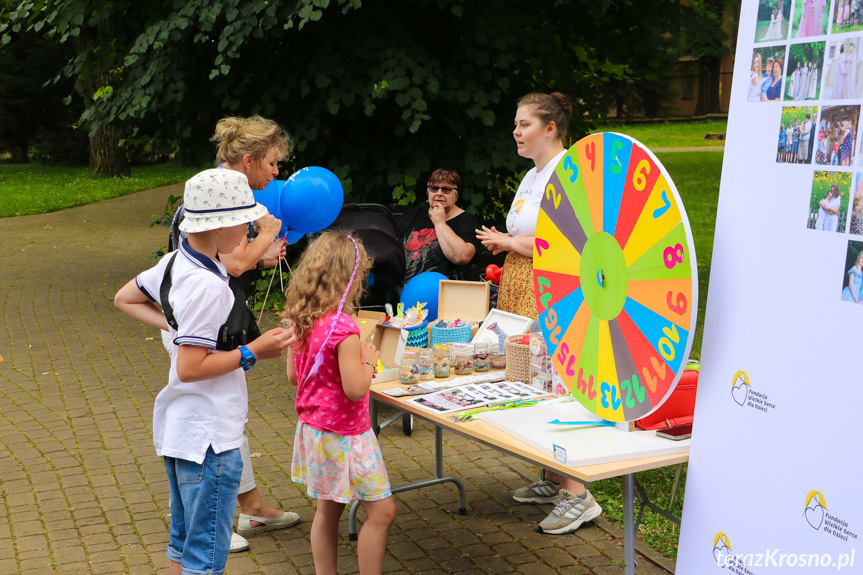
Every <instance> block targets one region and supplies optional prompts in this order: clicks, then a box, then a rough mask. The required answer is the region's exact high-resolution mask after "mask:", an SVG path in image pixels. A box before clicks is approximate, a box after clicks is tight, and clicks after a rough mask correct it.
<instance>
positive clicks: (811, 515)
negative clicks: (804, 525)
mask: <svg viewBox="0 0 863 575" xmlns="http://www.w3.org/2000/svg"><path fill="white" fill-rule="evenodd" d="M804 515H805V516H806V521H807V522H808V523H809V525H811V526H812V529H815V530H818V529H820V528H821V523H822V522H823V521H824V508H823V507H821V506H820V505H818V504H817V503H816V504H815V505H814V506H813V507H807V508H806V512H805V513H804Z"/></svg>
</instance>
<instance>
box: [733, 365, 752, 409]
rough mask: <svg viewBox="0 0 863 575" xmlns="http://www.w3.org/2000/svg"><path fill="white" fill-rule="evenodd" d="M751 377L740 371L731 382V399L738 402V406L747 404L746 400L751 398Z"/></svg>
mask: <svg viewBox="0 0 863 575" xmlns="http://www.w3.org/2000/svg"><path fill="white" fill-rule="evenodd" d="M749 386H750V383H749V376H748V375H746V372H745V371H742V370H741V371H738V372H737V373H735V374H734V379H733V380H731V397H732V399H734V401H736V402H737V405H743V404H744V403H746V398H747V397H749Z"/></svg>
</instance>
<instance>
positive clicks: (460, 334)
mask: <svg viewBox="0 0 863 575" xmlns="http://www.w3.org/2000/svg"><path fill="white" fill-rule="evenodd" d="M470 334H471V329H470V324H469V323H467V322H464V325H460V326H458V327H438V326H437V325H436V324H434V325H432V328H431V344H432V345H435V344H441V343H468V342H469V341H470Z"/></svg>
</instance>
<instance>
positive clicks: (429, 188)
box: [428, 186, 455, 194]
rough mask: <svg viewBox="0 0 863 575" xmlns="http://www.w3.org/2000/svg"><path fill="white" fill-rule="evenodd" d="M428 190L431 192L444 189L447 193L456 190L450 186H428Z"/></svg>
mask: <svg viewBox="0 0 863 575" xmlns="http://www.w3.org/2000/svg"><path fill="white" fill-rule="evenodd" d="M428 190H429V191H430V192H436V191H438V190H440V191H442V192H443V193H445V194H450V193H452V192H453V191H455V188H451V187H449V186H429V187H428Z"/></svg>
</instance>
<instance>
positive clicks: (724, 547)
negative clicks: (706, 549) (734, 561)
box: [713, 531, 732, 568]
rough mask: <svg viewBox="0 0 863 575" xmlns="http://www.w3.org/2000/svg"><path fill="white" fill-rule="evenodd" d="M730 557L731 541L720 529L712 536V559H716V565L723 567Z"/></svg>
mask: <svg viewBox="0 0 863 575" xmlns="http://www.w3.org/2000/svg"><path fill="white" fill-rule="evenodd" d="M730 557H732V553H731V541H730V540H729V539H728V535H726V534H725V533H723V532H722V531H720V532H719V533H717V534H716V537H714V538H713V560H714V561H716V564H717V565H719V566H721V567H722V568H725V566H726V565H727V564H728V562H729V558H730Z"/></svg>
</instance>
